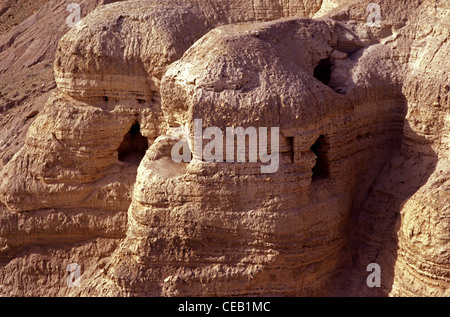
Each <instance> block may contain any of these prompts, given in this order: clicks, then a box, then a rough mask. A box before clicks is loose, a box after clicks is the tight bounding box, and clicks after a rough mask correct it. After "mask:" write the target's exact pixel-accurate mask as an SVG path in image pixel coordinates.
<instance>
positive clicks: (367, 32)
mask: <svg viewBox="0 0 450 317" xmlns="http://www.w3.org/2000/svg"><path fill="white" fill-rule="evenodd" d="M338 2H339V1H324V2H322V1H317V2H315V1H304V2H302V1H271V2H267V3H266V2H255V1H250V0H249V1H244V0H243V1H233V2H229V1H203V0H199V1H134V0H133V1H122V2H117V3H112V4H109V5H105V6H100V7H99V8H98V9H96V10H94V11H93V12H92V13H91V14H89V15H88V16H86V17H85V18H84V19H82V20H81V21H80V22H79V23H78V24H77V25H76V26H75V27H73V28H72V29H71V30H70V31H69V32H68V33H67V34H66V35H65V36H64V37H63V38H62V39H61V41H60V42H59V45H58V49H57V51H56V57H55V62H54V73H55V81H56V85H57V90H56V91H55V92H54V93H52V94H51V96H50V97H49V99H48V100H47V103H46V104H45V106H44V107H43V109H42V110H41V111H40V112H39V114H38V115H37V117H36V119H35V120H34V121H33V123H32V124H30V127H29V129H28V132H27V135H26V138H25V141H24V145H23V147H22V148H21V149H20V150H19V151H18V152H17V154H16V155H14V156H13V157H12V158H11V159H10V160H8V162H7V164H6V165H5V166H4V168H3V169H1V170H0V173H1V174H0V175H1V180H0V201H1V203H2V205H3V206H2V205H0V264H1V265H0V272H2V273H3V275H1V276H2V277H1V278H0V294H7V292H15V294H18V295H21V294H28V295H33V294H51V295H73V296H75V295H78V296H79V295H81V296H254V295H272V296H286V295H289V296H324V295H325V296H330V295H344V296H348V295H360V296H361V295H362V296H386V295H391V296H410V295H426V296H429V295H433V296H447V295H448V289H449V287H448V286H449V283H450V280H449V272H450V270H449V263H448V259H449V254H448V252H449V248H448V242H449V240H450V239H449V235H448V229H449V213H448V212H449V207H450V201H449V200H448V187H449V184H448V179H449V177H448V175H449V164H448V151H449V146H448V142H449V138H448V135H449V133H448V132H449V131H448V127H449V125H448V122H449V114H448V113H449V109H450V105H449V98H448V96H449V85H448V69H449V68H450V67H449V66H450V65H449V63H448V62H447V59H446V53H447V52H448V50H449V47H448V37H449V35H450V34H449V32H448V30H449V29H450V28H449V27H448V26H449V25H448V23H447V21H446V19H445V17H446V16H448V14H449V10H450V8H449V6H448V4H447V3H445V1H436V2H433V3H432V2H430V1H423V2H422V1H410V2H408V3H402V4H398V3H397V2H394V1H391V0H386V1H382V2H381V3H380V6H381V8H382V10H383V20H382V25H381V27H380V28H373V27H369V26H367V24H366V21H367V20H366V18H367V11H366V8H367V3H365V2H362V1H356V2H355V1H353V2H351V3H349V4H345V3H346V1H342V2H340V5H338ZM396 3H397V4H396ZM391 7H392V9H389V8H391ZM333 8H334V9H333ZM325 12H329V14H328V15H327V16H326V17H322V18H316V19H311V17H313V16H314V15H315V14H317V15H320V14H323V13H325ZM301 16H302V17H301ZM429 19H432V21H433V23H431V24H429V25H428V26H426V27H423V26H422V24H423V21H428V20H429ZM0 43H1V41H0ZM1 65H3V64H1V63H0V70H1ZM195 119H201V120H202V126H203V130H202V131H203V132H204V131H205V129H206V128H208V127H217V128H219V129H220V130H222V131H224V132H225V129H226V128H227V127H244V128H247V127H256V128H262V127H267V128H269V129H270V128H271V127H277V128H279V132H280V135H279V145H280V147H279V158H280V161H279V163H278V164H277V169H276V170H275V172H274V173H267V174H266V173H261V163H260V162H259V161H258V162H248V161H246V162H207V161H205V160H201V159H199V157H198V153H197V152H195V149H194V147H193V144H194V142H195V140H194V139H193V137H192V136H193V132H194V129H195V127H194V120H195ZM180 129H183V130H184V131H187V132H190V133H191V134H190V135H188V136H187V139H188V143H189V144H190V150H191V152H194V160H192V161H191V162H189V163H188V162H179V163H177V162H175V161H173V160H172V158H171V149H172V146H173V145H174V144H175V143H176V142H177V141H179V140H180V139H181V137H180V136H179V135H175V134H176V133H178V132H177V131H180ZM207 143H208V141H207V140H203V148H205V146H206V144H207ZM272 145H273V142H272V141H271V142H270V143H269V146H272ZM233 149H234V152H235V153H236V152H237V150H238V148H237V147H236V146H235V147H234V148H233ZM218 150H221V149H217V148H216V151H218ZM226 150H227V149H226V148H225V147H224V151H226ZM219 152H220V151H219ZM246 154H247V155H249V153H248V151H247V153H246ZM55 245H56V246H55ZM30 246H33V247H30ZM83 252H89V253H86V254H89V255H87V256H89V257H90V259H83V256H82V254H81V253H83ZM56 255H57V256H58V257H59V258H60V259H59V260H52V261H49V263H48V264H46V262H45V261H46V259H49V257H51V256H53V257H55V256H56ZM26 261H34V262H33V264H30V265H27V264H25V263H26ZM68 261H79V262H81V264H82V269H83V270H82V271H83V275H82V278H83V283H82V286H81V287H80V288H74V289H69V288H65V286H64V285H61V280H63V279H62V278H61V272H60V271H58V267H59V266H65V265H66V264H67V263H69V262H68ZM66 262H67V263H66ZM370 263H378V264H380V267H381V270H382V272H381V279H382V281H381V282H382V283H381V284H382V285H381V287H380V288H369V287H368V286H367V284H366V277H367V275H368V274H369V273H368V272H367V271H366V267H367V265H368V264H370ZM63 264H64V265H63ZM24 268H29V272H28V271H27V272H26V273H24V274H25V279H23V280H21V282H18V279H20V278H19V276H18V275H17V274H16V273H14V272H15V271H17V270H23V269H24ZM36 271H37V272H38V273H37V276H47V277H48V278H46V279H44V280H38V279H37V278H36V277H32V275H33V274H35V272H36ZM25 280H27V281H33V282H31V283H30V285H29V286H25V285H22V284H24V282H23V281H25ZM19 284H20V285H19ZM47 284H51V287H50V288H48V289H47V290H45V289H43V286H44V285H47ZM18 285H19V286H18ZM18 288H19V289H20V290H18Z"/></svg>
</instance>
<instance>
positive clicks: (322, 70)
mask: <svg viewBox="0 0 450 317" xmlns="http://www.w3.org/2000/svg"><path fill="white" fill-rule="evenodd" d="M331 66H333V65H332V63H331V61H330V59H329V58H325V59H322V60H320V62H319V64H318V65H317V66H316V68H314V77H315V78H316V79H318V80H320V81H321V82H322V83H324V84H325V85H327V86H328V84H329V83H330V79H331Z"/></svg>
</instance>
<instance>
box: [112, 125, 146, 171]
mask: <svg viewBox="0 0 450 317" xmlns="http://www.w3.org/2000/svg"><path fill="white" fill-rule="evenodd" d="M147 149H148V140H147V138H146V137H145V136H143V135H142V134H141V127H140V126H139V123H138V122H136V123H134V124H133V125H132V126H131V128H130V130H129V131H128V133H127V134H125V136H124V138H123V141H122V143H121V144H120V146H119V149H118V152H119V161H121V162H125V163H129V164H133V165H139V163H140V162H141V160H142V159H143V158H144V155H145V152H146V151H147Z"/></svg>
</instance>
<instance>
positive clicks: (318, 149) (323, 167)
mask: <svg viewBox="0 0 450 317" xmlns="http://www.w3.org/2000/svg"><path fill="white" fill-rule="evenodd" d="M329 149H330V145H329V144H328V141H327V139H326V138H325V136H323V135H321V136H319V138H318V139H317V141H316V142H315V143H314V144H313V145H312V146H311V151H313V152H314V154H315V155H316V157H317V158H316V165H314V167H313V168H312V172H313V175H312V180H313V181H316V180H318V179H323V178H329V177H330V161H329V158H328V151H329Z"/></svg>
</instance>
